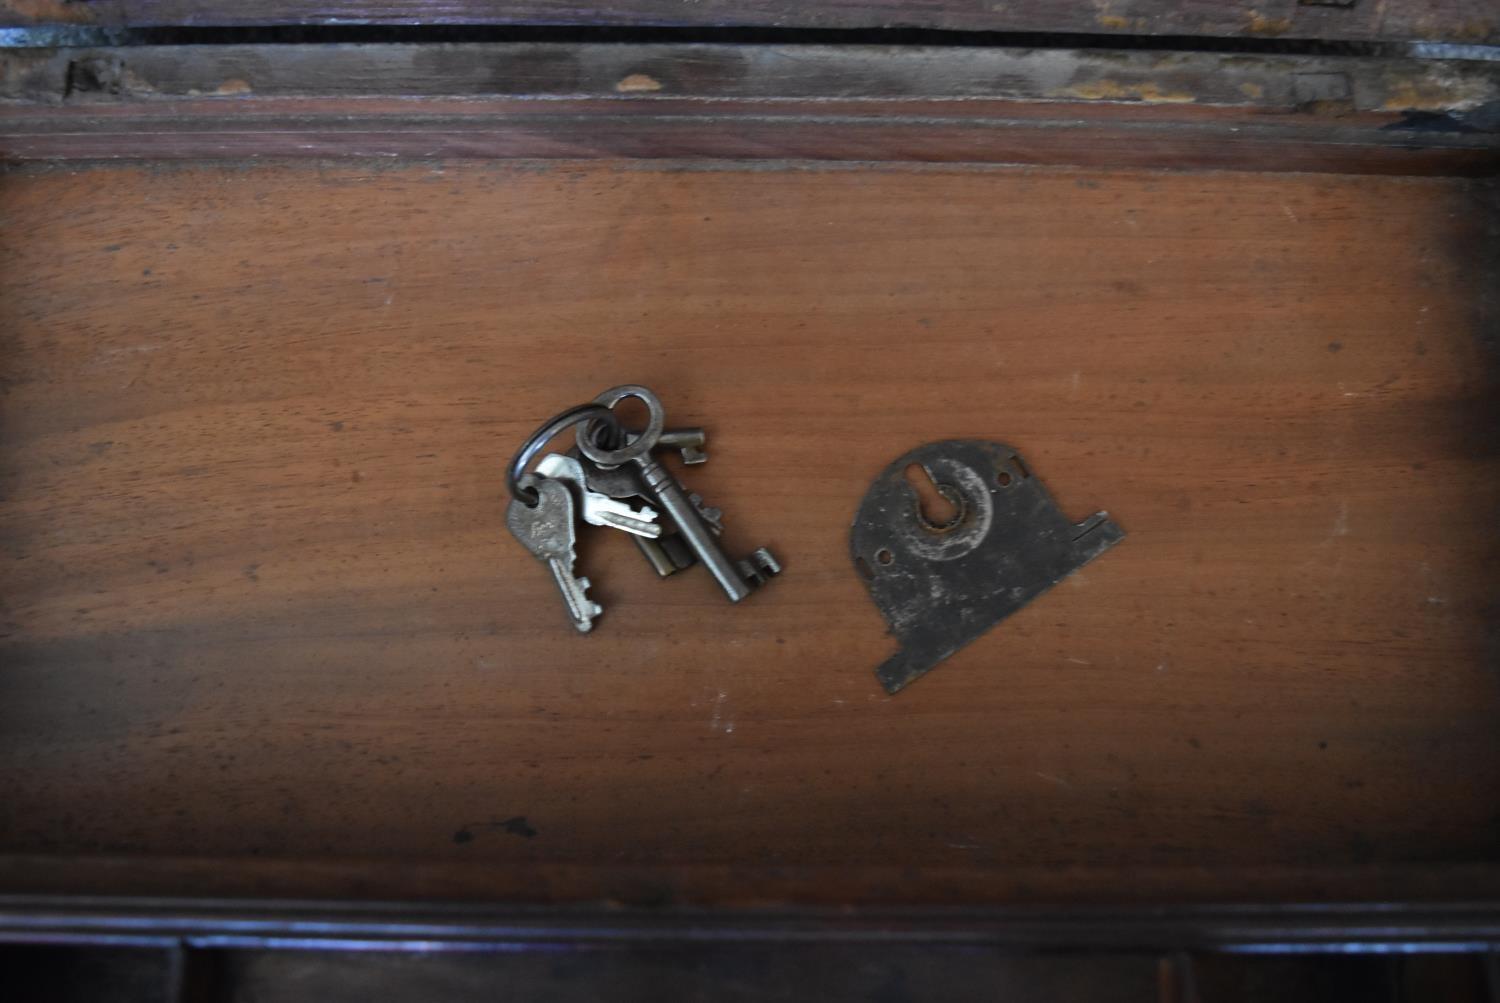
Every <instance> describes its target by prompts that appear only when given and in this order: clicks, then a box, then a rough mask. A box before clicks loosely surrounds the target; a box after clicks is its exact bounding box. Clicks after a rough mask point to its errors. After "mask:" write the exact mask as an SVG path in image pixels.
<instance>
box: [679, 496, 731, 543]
mask: <svg viewBox="0 0 1500 1003" xmlns="http://www.w3.org/2000/svg"><path fill="white" fill-rule="evenodd" d="M688 501H690V502H692V503H693V509H694V510H695V511H697V513H698V515H699V517H700V518H702V520H703V521H704V522H706V523H708V528H709V529H711V530H713V533H714V535H715V536H723V535H724V510H723V509H721V508H714V507H713V506H712V505H709V504H708V503H706V502H705V501H704V500H703V496H702V495H700V494H698V493H697V492H694V493H692V494H690V495H688Z"/></svg>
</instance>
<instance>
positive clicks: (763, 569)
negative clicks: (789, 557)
mask: <svg viewBox="0 0 1500 1003" xmlns="http://www.w3.org/2000/svg"><path fill="white" fill-rule="evenodd" d="M735 567H737V568H739V571H740V576H741V577H742V578H744V579H745V581H747V582H750V583H751V584H753V585H756V586H761V585H764V584H765V583H766V582H767V581H769V580H770V579H771V578H772V577H773V576H775V575H779V574H781V562H780V561H778V560H776V558H775V557H774V556H773V555H772V554H771V552H770V551H769V550H767V549H766V548H765V547H761V548H760V549H759V550H756V551H755V552H754V553H752V554H751V555H750V556H749V557H747V558H745V559H744V560H741V561H736V562H735Z"/></svg>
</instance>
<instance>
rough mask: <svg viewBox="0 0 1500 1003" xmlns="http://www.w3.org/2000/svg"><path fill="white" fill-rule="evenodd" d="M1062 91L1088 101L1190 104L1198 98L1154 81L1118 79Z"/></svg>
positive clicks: (1077, 85)
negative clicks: (1135, 82)
mask: <svg viewBox="0 0 1500 1003" xmlns="http://www.w3.org/2000/svg"><path fill="white" fill-rule="evenodd" d="M1062 93H1063V94H1064V95H1065V96H1067V97H1075V98H1086V99H1088V100H1090V101H1144V102H1146V103H1147V104H1192V103H1193V102H1194V101H1196V100H1198V98H1197V97H1196V96H1195V95H1193V94H1189V93H1187V92H1186V91H1164V90H1162V89H1161V88H1160V87H1158V86H1157V85H1156V84H1154V83H1150V82H1147V83H1143V84H1125V83H1121V82H1120V81H1118V80H1094V81H1092V82H1090V83H1086V84H1074V85H1073V86H1072V87H1069V88H1067V89H1066V90H1064V91H1063V92H1062Z"/></svg>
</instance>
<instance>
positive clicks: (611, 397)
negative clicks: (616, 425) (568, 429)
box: [578, 383, 667, 467]
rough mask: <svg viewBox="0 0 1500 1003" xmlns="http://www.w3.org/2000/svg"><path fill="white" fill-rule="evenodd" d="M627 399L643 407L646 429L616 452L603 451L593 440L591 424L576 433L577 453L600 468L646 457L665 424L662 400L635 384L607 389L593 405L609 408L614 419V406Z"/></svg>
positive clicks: (612, 450)
mask: <svg viewBox="0 0 1500 1003" xmlns="http://www.w3.org/2000/svg"><path fill="white" fill-rule="evenodd" d="M627 397H634V398H636V399H637V400H639V401H640V402H641V403H643V404H645V405H646V413H647V418H646V427H645V429H644V430H642V431H641V432H640V433H639V434H638V435H636V436H635V437H634V438H629V439H628V440H627V441H626V442H625V445H623V446H620V447H618V448H616V449H605V448H604V446H603V445H601V444H600V443H599V441H598V440H597V439H596V438H595V437H594V435H593V432H592V427H593V426H592V425H588V426H585V427H583V428H581V429H579V430H578V451H579V452H581V453H582V454H583V455H584V456H587V457H588V458H589V459H591V460H593V461H594V462H595V463H597V464H599V466H601V467H619V466H623V465H625V464H626V463H629V462H630V461H631V460H634V459H636V458H638V457H641V456H645V455H647V454H648V453H650V452H651V450H653V449H655V448H656V442H657V440H658V439H660V438H661V433H662V429H663V427H664V426H665V425H666V417H667V416H666V411H665V410H663V409H662V406H661V401H660V400H659V399H658V398H657V396H656V394H654V393H652V392H651V391H650V390H648V389H646V388H645V387H643V386H641V385H640V384H638V383H627V384H625V385H624V386H619V387H610V388H609V389H608V390H606V391H604V393H602V394H600V395H599V396H598V397H595V398H594V403H595V404H600V405H603V406H604V407H606V408H609V409H610V414H611V416H613V414H614V412H613V408H614V406H615V405H616V404H618V403H620V401H622V400H624V399H625V398H627Z"/></svg>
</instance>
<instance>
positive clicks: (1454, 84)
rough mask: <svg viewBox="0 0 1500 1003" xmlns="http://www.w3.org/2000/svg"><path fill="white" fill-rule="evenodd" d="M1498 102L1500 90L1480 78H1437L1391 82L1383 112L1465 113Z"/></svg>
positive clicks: (1416, 78)
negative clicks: (1470, 109) (1491, 102)
mask: <svg viewBox="0 0 1500 1003" xmlns="http://www.w3.org/2000/svg"><path fill="white" fill-rule="evenodd" d="M1497 100H1500V88H1496V87H1495V86H1494V85H1493V84H1491V83H1489V82H1488V81H1487V80H1485V79H1483V78H1479V77H1446V78H1445V77H1444V76H1440V75H1431V76H1417V77H1406V78H1403V79H1400V80H1392V81H1390V82H1389V84H1388V85H1387V87H1386V92H1385V100H1384V101H1382V102H1381V105H1380V107H1381V108H1383V109H1384V110H1385V111H1465V110H1467V109H1469V108H1477V107H1479V106H1480V105H1482V104H1486V103H1488V102H1490V101H1497Z"/></svg>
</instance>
